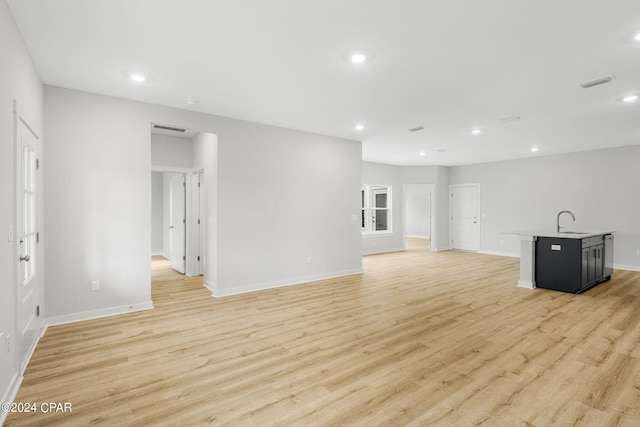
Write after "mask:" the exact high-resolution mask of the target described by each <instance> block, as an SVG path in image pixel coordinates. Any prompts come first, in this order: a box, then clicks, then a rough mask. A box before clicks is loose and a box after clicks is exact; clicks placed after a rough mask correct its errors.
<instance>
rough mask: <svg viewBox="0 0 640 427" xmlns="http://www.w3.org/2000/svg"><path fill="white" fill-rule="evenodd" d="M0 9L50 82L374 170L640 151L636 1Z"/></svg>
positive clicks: (333, 1)
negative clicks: (309, 138)
mask: <svg viewBox="0 0 640 427" xmlns="http://www.w3.org/2000/svg"><path fill="white" fill-rule="evenodd" d="M7 2H8V4H9V6H10V8H11V10H12V12H13V14H14V17H15V19H16V21H17V23H18V26H19V28H20V30H21V32H22V35H23V37H24V40H25V42H26V44H27V46H28V48H29V50H30V52H31V55H32V57H33V60H34V62H35V64H36V67H37V69H38V72H39V73H40V76H41V78H42V81H43V82H44V83H45V84H48V85H55V86H61V87H66V88H71V89H78V90H83V91H89V92H94V93H100V94H106V95H112V96H117V97H122V98H128V99H133V100H139V101H144V102H150V103H155V104H161V105H166V106H172V107H178V108H182V109H186V110H192V111H199V112H205V113H210V114H216V115H220V116H226V117H233V118H238V119H244V120H250V121H254V122H259V123H265V124H270V125H275V126H283V127H287V128H293V129H299V130H303V131H308V132H314V133H319V134H325V135H332V136H336V137H342V138H347V139H354V140H361V141H363V159H364V160H365V161H372V162H379V163H389V164H397V165H423V164H428V165H446V166H452V165H461V164H470V163H481V162H487V161H494V160H503V159H513V158H522V157H530V156H540V155H547V154H556V153H565V152H574V151H582V150H592V149H599V148H607V147H615V146H624V145H635V144H640V116H639V113H640V101H638V102H635V103H633V102H632V103H626V102H623V101H622V98H623V97H625V96H628V95H631V94H640V41H636V40H634V36H635V35H636V34H638V33H640V2H639V1H637V0H608V1H606V2H605V1H602V0H562V1H554V0H538V1H534V0H508V1H507V0H482V1H477V0H430V1H426V0H395V1H385V0H323V1H317V0H269V1H265V0H242V1H238V0H209V1H206V0H179V1H178V0H94V1H86V0H8V1H7ZM355 51H361V52H364V53H365V54H366V56H367V60H366V61H365V62H364V63H361V64H354V63H352V62H351V61H350V56H351V54H352V53H353V52H355ZM132 73H140V74H142V75H144V76H145V77H146V81H145V82H144V83H136V82H133V81H132V80H131V79H130V75H131V74H132ZM603 76H612V77H613V80H612V81H611V82H610V83H608V84H604V85H600V86H596V87H593V88H590V89H583V88H582V87H581V86H580V83H583V82H585V81H590V80H594V79H597V78H600V77H603ZM187 100H192V102H191V103H189V102H188V101H187ZM193 100H195V102H194V101H193ZM516 117H519V119H515V118H516ZM511 118H512V119H511ZM505 119H506V120H505ZM357 124H362V125H363V126H364V128H363V129H362V130H360V131H358V130H356V129H355V125H357ZM172 125H178V126H179V125H180V123H173V124H172ZM418 126H422V127H424V129H423V130H420V131H417V132H410V131H409V130H408V129H410V128H414V127H418ZM473 129H480V130H481V131H482V132H481V133H480V134H479V135H473V134H472V133H471V131H472V130H473ZM534 146H535V147H538V148H539V150H538V151H537V152H536V153H532V152H531V151H530V149H531V148H532V147H534ZM420 152H423V153H424V155H420Z"/></svg>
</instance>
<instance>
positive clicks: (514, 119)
mask: <svg viewBox="0 0 640 427" xmlns="http://www.w3.org/2000/svg"><path fill="white" fill-rule="evenodd" d="M518 120H520V116H511V117H503V118H501V119H499V120H498V121H499V122H500V123H503V124H504V123H511V122H517V121H518Z"/></svg>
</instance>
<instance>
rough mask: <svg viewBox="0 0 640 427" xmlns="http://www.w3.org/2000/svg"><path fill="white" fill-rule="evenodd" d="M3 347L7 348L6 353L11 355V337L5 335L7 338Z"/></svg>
mask: <svg viewBox="0 0 640 427" xmlns="http://www.w3.org/2000/svg"><path fill="white" fill-rule="evenodd" d="M5 347H6V348H7V353H11V335H7V338H5Z"/></svg>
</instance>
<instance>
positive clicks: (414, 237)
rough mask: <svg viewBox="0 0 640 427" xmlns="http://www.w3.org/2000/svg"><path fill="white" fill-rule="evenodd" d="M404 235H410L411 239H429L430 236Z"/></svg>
mask: <svg viewBox="0 0 640 427" xmlns="http://www.w3.org/2000/svg"><path fill="white" fill-rule="evenodd" d="M406 237H411V238H412V239H427V240H428V239H431V236H419V235H417V234H407V236H406Z"/></svg>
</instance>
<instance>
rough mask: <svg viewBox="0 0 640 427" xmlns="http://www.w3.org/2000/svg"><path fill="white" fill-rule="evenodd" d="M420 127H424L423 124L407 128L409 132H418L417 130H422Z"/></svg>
mask: <svg viewBox="0 0 640 427" xmlns="http://www.w3.org/2000/svg"><path fill="white" fill-rule="evenodd" d="M422 129H424V126H417V127H414V128H411V129H409V132H418V131H419V130H422Z"/></svg>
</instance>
